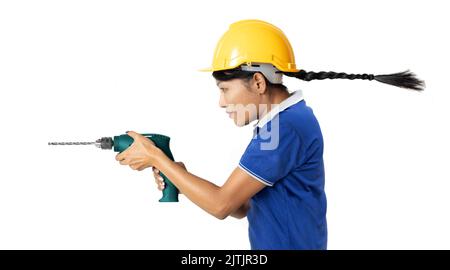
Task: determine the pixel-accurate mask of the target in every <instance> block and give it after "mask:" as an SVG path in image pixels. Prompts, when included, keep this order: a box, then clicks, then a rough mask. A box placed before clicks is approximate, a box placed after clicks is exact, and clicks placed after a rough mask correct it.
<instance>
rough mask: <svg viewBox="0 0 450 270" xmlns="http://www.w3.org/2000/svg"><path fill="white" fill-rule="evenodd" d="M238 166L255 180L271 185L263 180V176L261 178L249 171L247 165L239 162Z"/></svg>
mask: <svg viewBox="0 0 450 270" xmlns="http://www.w3.org/2000/svg"><path fill="white" fill-rule="evenodd" d="M238 166H239V168H241V169H242V170H243V171H245V172H246V173H248V174H249V175H250V176H252V177H253V178H255V179H256V180H258V181H259V182H261V183H263V184H264V185H266V186H269V187H271V186H273V184H271V183H270V182H269V181H267V180H265V179H264V178H262V177H261V176H259V175H257V174H256V173H254V172H252V171H250V170H249V169H248V168H247V167H245V166H244V165H243V164H242V163H240V162H239V165H238Z"/></svg>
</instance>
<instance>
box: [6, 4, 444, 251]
mask: <svg viewBox="0 0 450 270" xmlns="http://www.w3.org/2000/svg"><path fill="white" fill-rule="evenodd" d="M447 11H448V9H447V8H446V7H445V1H377V2H376V3H375V2H372V1H370V2H369V1H368V2H362V1H342V0H341V1H281V0H277V1H189V2H188V1H1V2H0V117H1V133H0V141H1V142H2V146H1V149H2V151H1V155H0V164H1V165H0V166H1V169H0V248H2V249H249V248H250V245H249V242H248V235H247V226H248V223H247V220H246V219H243V220H236V219H233V218H227V219H225V220H224V221H220V220H217V219H215V218H214V217H212V216H209V215H208V214H207V213H206V212H204V211H203V210H201V209H200V208H198V207H196V206H195V205H194V204H193V203H191V202H190V201H189V200H188V199H186V198H185V197H183V196H182V197H181V201H180V202H179V203H175V204H161V203H158V202H157V200H158V199H159V197H160V192H159V191H157V189H156V186H155V184H154V180H153V177H152V176H151V171H150V170H146V171H143V172H136V171H133V170H131V169H130V168H129V167H127V166H121V165H119V164H118V163H117V162H116V161H115V160H114V157H115V153H114V152H112V151H101V150H98V149H96V148H95V147H88V146H85V147H82V146H80V147H50V146H48V145H47V142H48V141H64V140H69V141H72V140H74V141H77V140H82V141H86V140H88V141H89V140H95V139H97V138H99V137H102V136H114V135H119V134H122V133H124V132H125V131H127V130H135V131H138V132H142V133H144V132H152V133H162V134H166V135H169V136H170V137H171V138H172V141H171V147H172V151H173V153H174V156H175V158H176V159H177V160H181V161H184V162H185V164H186V166H187V168H188V170H190V171H191V172H193V173H194V174H197V175H199V176H201V177H204V178H206V179H208V180H210V181H212V182H214V183H216V184H218V185H220V184H222V183H224V181H225V180H226V179H227V177H228V175H229V174H230V172H231V171H232V170H233V168H235V166H236V165H237V163H238V161H239V158H240V156H241V154H242V153H243V151H244V149H245V147H246V145H247V143H248V141H249V140H250V138H251V126H249V127H245V128H238V127H236V126H234V124H233V123H232V121H231V120H230V119H229V118H228V116H227V115H226V114H225V113H224V111H223V110H222V109H220V108H219V107H218V98H219V91H218V89H217V87H216V86H215V81H214V79H213V78H212V76H211V75H210V74H209V73H201V72H198V71H197V69H200V68H204V67H207V66H209V65H210V63H211V60H212V54H213V50H214V48H215V45H216V42H217V41H218V39H219V38H220V36H221V35H222V34H223V33H224V32H225V31H226V30H227V28H228V26H229V24H231V23H232V22H235V21H237V20H242V19H262V20H266V21H268V22H271V23H273V24H275V25H277V26H278V27H279V28H281V29H282V30H283V31H284V32H285V34H286V35H287V36H288V38H289V39H290V41H291V44H292V46H293V48H294V51H295V54H296V60H297V65H298V67H299V68H302V69H305V70H312V71H322V70H324V71H337V72H341V71H343V72H348V73H373V74H383V73H392V72H398V71H403V70H405V69H411V70H412V71H414V72H415V73H417V74H418V76H419V77H421V78H423V79H424V80H426V83H427V89H426V91H425V92H423V93H416V92H413V91H408V90H404V89H400V88H396V87H392V86H388V85H383V84H381V83H377V82H375V81H373V82H369V81H358V80H355V81H350V80H325V81H313V82H304V81H299V80H296V79H293V78H288V79H286V80H285V82H286V84H287V86H288V87H289V88H290V89H291V90H295V89H302V90H303V93H304V96H305V99H306V102H307V104H308V105H309V106H311V107H312V108H313V110H314V112H315V114H316V116H317V118H318V120H319V122H320V124H321V127H322V131H323V136H324V139H325V153H324V159H325V166H326V192H327V196H328V214H327V217H328V225H329V242H328V248H329V249H449V248H450V232H449V228H450V214H449V206H450V196H449V195H448V194H449V190H450V174H449V165H450V164H449V160H450V158H449V153H450V147H449V141H448V138H449V135H450V132H449V115H450V113H449V109H448V104H447V103H448V98H449V92H450V89H449V86H448V82H449V79H448V78H449V71H448V66H449V63H450V61H449V60H450V59H449V53H448V48H450V42H449V35H448V25H450V20H449V19H448V18H449V17H448V12H447Z"/></svg>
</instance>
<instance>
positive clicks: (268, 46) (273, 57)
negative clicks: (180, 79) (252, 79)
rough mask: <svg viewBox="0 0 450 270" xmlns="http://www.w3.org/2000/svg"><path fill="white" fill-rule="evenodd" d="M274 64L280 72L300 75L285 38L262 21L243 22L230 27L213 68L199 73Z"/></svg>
mask: <svg viewBox="0 0 450 270" xmlns="http://www.w3.org/2000/svg"><path fill="white" fill-rule="evenodd" d="M252 63H267V64H272V65H273V66H275V68H277V69H278V70H280V71H285V72H298V71H299V69H297V68H296V66H295V58H294V52H293V50H292V47H291V44H290V43H289V40H288V39H287V37H286V35H285V34H284V33H283V32H282V31H281V30H280V29H279V28H277V27H276V26H274V25H272V24H270V23H267V22H264V21H261V20H242V21H238V22H235V23H233V24H231V25H230V27H229V29H228V31H227V32H225V34H224V35H223V36H222V38H221V39H220V40H219V43H218V44H217V46H216V49H215V52H214V58H213V63H212V66H211V67H209V68H206V69H201V70H200V71H210V72H211V71H219V70H226V69H232V68H236V67H238V66H240V65H242V64H246V65H249V66H250V65H251V64H252Z"/></svg>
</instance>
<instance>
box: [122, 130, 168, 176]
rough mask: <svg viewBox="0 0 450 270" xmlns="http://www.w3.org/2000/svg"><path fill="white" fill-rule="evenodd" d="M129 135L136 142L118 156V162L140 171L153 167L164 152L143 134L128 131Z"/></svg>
mask: <svg viewBox="0 0 450 270" xmlns="http://www.w3.org/2000/svg"><path fill="white" fill-rule="evenodd" d="M127 134H128V135H129V136H130V137H132V138H133V139H134V142H133V143H132V144H131V145H130V147H128V148H127V149H126V150H125V151H123V152H122V153H119V154H117V155H116V160H117V161H119V162H120V164H122V165H129V166H130V168H131V169H133V170H138V171H142V170H144V169H146V168H148V167H152V166H153V164H154V161H155V159H156V158H158V155H161V153H162V151H161V150H160V149H159V148H158V147H156V146H155V143H154V142H152V141H151V140H150V139H148V138H146V137H144V136H142V135H141V134H138V133H136V132H134V131H128V132H127Z"/></svg>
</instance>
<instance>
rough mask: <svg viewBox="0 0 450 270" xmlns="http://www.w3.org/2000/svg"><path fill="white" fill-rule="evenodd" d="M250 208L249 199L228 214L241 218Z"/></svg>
mask: <svg viewBox="0 0 450 270" xmlns="http://www.w3.org/2000/svg"><path fill="white" fill-rule="evenodd" d="M249 208H250V200H248V201H247V202H245V203H244V204H243V205H241V207H239V208H238V209H237V210H236V211H234V212H233V213H231V214H230V216H232V217H234V218H237V219H241V218H245V217H246V216H247V212H248V209H249Z"/></svg>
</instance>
